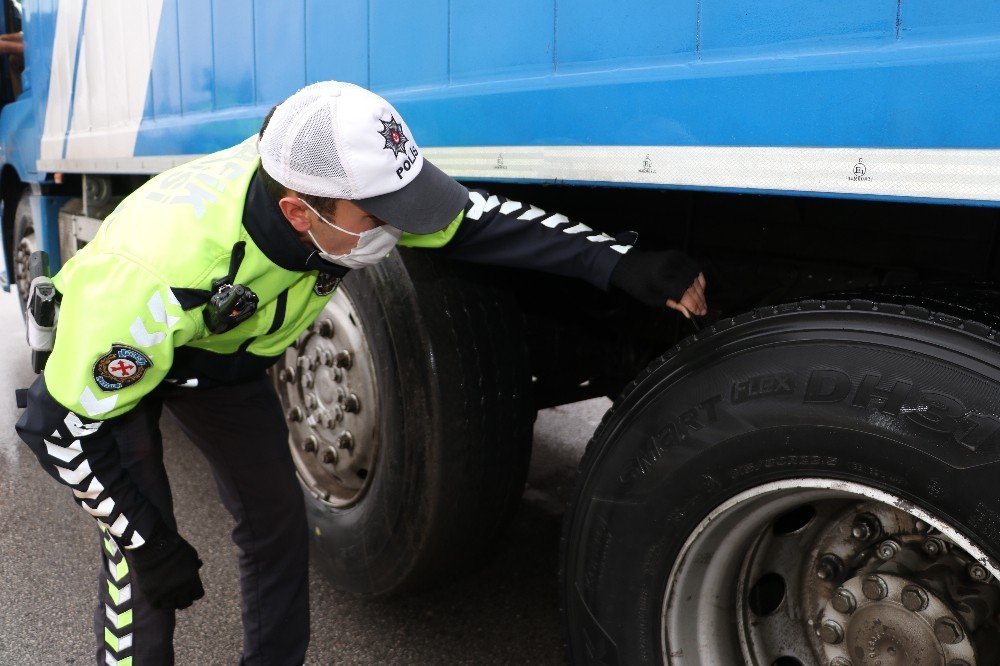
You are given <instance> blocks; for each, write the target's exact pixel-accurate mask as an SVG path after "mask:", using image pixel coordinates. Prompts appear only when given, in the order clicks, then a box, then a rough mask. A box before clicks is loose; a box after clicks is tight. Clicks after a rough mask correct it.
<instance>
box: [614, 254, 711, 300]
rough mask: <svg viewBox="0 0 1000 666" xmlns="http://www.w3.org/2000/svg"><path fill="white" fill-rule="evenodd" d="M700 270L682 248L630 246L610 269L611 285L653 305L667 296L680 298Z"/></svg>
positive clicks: (674, 298) (675, 298)
mask: <svg viewBox="0 0 1000 666" xmlns="http://www.w3.org/2000/svg"><path fill="white" fill-rule="evenodd" d="M699 273H701V268H700V267H699V266H698V264H696V263H695V262H694V260H692V259H691V258H690V257H688V256H687V255H686V254H684V253H682V252H677V251H676V250H664V251H661V252H642V251H639V250H634V249H633V250H631V251H629V252H626V253H625V254H623V255H622V258H621V259H620V260H619V261H618V265H617V266H615V268H614V270H613V271H612V272H611V285H612V286H614V287H617V288H618V289H621V290H622V291H624V292H625V293H626V294H628V295H629V296H632V297H633V298H635V299H636V300H638V301H640V302H642V303H645V304H646V305H648V306H650V307H654V308H661V307H664V306H665V305H666V303H667V299H668V298H670V299H673V300H675V301H677V302H680V300H681V297H682V296H683V295H684V292H685V291H687V289H688V287H690V286H691V284H692V283H693V282H694V279H695V278H696V277H698V274H699Z"/></svg>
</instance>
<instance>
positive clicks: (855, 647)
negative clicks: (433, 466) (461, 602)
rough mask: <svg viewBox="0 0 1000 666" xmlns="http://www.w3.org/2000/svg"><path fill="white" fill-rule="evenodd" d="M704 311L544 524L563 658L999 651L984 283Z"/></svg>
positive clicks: (831, 660) (592, 449) (661, 659)
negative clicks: (549, 536)
mask: <svg viewBox="0 0 1000 666" xmlns="http://www.w3.org/2000/svg"><path fill="white" fill-rule="evenodd" d="M944 296H945V295H943V294H942V295H938V297H937V298H928V297H926V296H922V297H917V296H907V295H905V294H881V295H878V296H876V297H870V298H866V299H854V300H841V301H825V302H820V301H811V302H802V303H798V304H793V305H790V306H786V307H781V308H769V309H766V310H760V311H757V312H754V313H750V314H747V315H745V316H742V317H738V318H736V319H733V320H729V321H724V322H720V323H719V324H717V325H716V326H715V327H713V328H712V329H710V330H707V331H705V332H703V333H701V334H699V335H698V336H697V337H695V338H693V339H690V340H688V341H686V342H684V343H682V344H681V345H679V346H678V347H677V348H676V349H675V350H674V351H673V352H671V353H670V354H668V355H667V356H665V357H664V358H662V359H660V360H659V361H657V362H655V363H654V364H653V365H652V366H651V367H650V368H649V369H647V370H646V371H645V372H644V373H643V374H642V375H640V377H639V378H638V380H637V381H636V382H635V383H634V384H633V385H632V386H631V387H630V388H629V389H628V390H627V391H626V393H625V395H624V396H623V397H622V398H621V399H620V400H619V401H618V402H617V403H616V405H615V406H614V408H613V409H612V410H611V411H610V412H609V414H608V415H607V416H606V418H605V421H604V423H603V424H602V426H601V427H600V429H599V430H598V432H597V434H596V435H595V437H594V440H593V441H592V442H591V444H590V445H589V447H588V451H587V454H586V456H585V458H584V461H583V463H582V465H581V471H580V476H579V485H578V489H577V496H576V499H575V503H574V505H573V507H572V509H571V511H570V512H569V513H568V514H567V516H566V519H565V523H564V535H563V568H562V572H561V586H562V588H561V589H562V594H563V617H564V629H565V636H566V640H567V648H568V653H569V656H570V660H571V661H572V662H573V663H581V664H582V663H602V664H644V663H650V664H655V663H664V664H667V663H669V664H679V665H683V664H698V665H706V666H707V665H710V664H711V665H718V664H741V663H745V664H752V665H754V666H795V665H797V664H801V665H814V664H818V665H822V666H827V665H829V666H851V665H853V666H862V665H875V664H878V665H880V666H888V665H890V664H899V665H902V664H942V665H946V666H971V665H976V664H979V665H982V664H995V663H998V660H1000V586H998V583H997V579H996V576H997V574H998V572H1000V569H998V566H997V562H998V559H997V558H998V556H1000V529H998V528H1000V494H998V493H997V491H996V488H997V486H996V479H997V478H998V472H1000V419H998V416H997V413H998V411H1000V361H998V359H1000V356H998V351H1000V348H998V345H997V343H996V332H995V330H994V325H995V323H996V322H995V320H994V318H993V315H992V312H995V311H996V310H995V309H994V306H995V304H996V303H997V295H996V294H995V293H994V292H991V291H987V290H982V291H978V292H977V291H975V290H968V291H966V292H964V296H965V297H966V298H968V300H969V304H968V305H967V306H959V307H952V306H949V305H946V304H947V303H949V302H952V300H953V298H954V296H955V294H954V293H949V294H947V296H948V298H947V300H945V297H944Z"/></svg>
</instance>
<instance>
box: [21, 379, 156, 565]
mask: <svg viewBox="0 0 1000 666" xmlns="http://www.w3.org/2000/svg"><path fill="white" fill-rule="evenodd" d="M122 418H123V417H119V418H117V419H109V420H107V421H93V420H90V419H86V418H83V417H81V416H78V415H77V414H75V413H74V412H72V411H69V410H68V409H66V408H65V407H63V406H62V405H61V404H60V403H59V402H58V401H57V400H56V399H55V398H53V397H52V396H51V395H50V394H49V391H48V389H47V388H46V386H45V377H44V375H41V376H39V377H38V379H36V380H35V382H34V383H33V384H32V385H31V388H30V389H29V390H28V404H27V407H26V409H25V411H24V413H23V414H21V418H20V419H18V421H17V424H16V426H15V428H16V430H17V434H18V435H19V436H20V437H21V439H23V440H24V442H25V443H26V444H27V445H28V447H29V448H30V449H31V451H32V452H33V453H34V454H35V456H36V457H37V458H38V460H39V462H40V463H41V465H42V468H43V469H44V470H45V471H46V472H48V473H49V474H50V475H51V476H52V477H53V478H54V479H56V480H57V481H59V482H60V483H62V484H64V485H66V486H69V487H70V489H72V491H73V495H74V496H75V498H76V501H77V503H79V505H80V506H81V507H83V509H84V511H86V512H87V513H89V514H90V515H92V516H93V517H94V518H96V519H97V521H98V523H100V524H101V526H102V527H103V529H105V530H106V531H107V532H109V533H110V534H111V536H113V537H114V539H115V541H116V542H117V543H118V545H119V546H121V547H123V548H128V549H132V548H138V547H139V546H142V545H143V544H144V543H145V541H146V537H148V536H149V535H150V534H153V533H154V532H155V531H157V530H158V529H164V527H165V525H164V523H163V519H162V517H161V516H160V512H159V511H158V510H157V509H156V507H155V506H153V505H152V503H151V502H150V501H149V500H148V499H146V498H145V497H144V496H143V495H142V493H141V492H140V491H139V488H138V487H136V485H135V483H133V482H132V480H131V478H130V477H129V475H128V473H127V472H126V471H125V470H124V469H123V468H122V465H121V460H120V458H119V454H118V446H117V444H116V442H115V436H114V431H115V428H116V426H117V425H118V424H119V422H120V420H121V419H122Z"/></svg>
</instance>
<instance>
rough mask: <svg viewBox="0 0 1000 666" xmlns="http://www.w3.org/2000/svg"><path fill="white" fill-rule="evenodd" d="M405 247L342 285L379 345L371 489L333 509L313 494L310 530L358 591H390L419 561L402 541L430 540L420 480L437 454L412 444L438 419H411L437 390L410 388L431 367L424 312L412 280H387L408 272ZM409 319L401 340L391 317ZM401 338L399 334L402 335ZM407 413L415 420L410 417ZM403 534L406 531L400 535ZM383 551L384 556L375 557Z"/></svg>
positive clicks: (336, 571)
mask: <svg viewBox="0 0 1000 666" xmlns="http://www.w3.org/2000/svg"><path fill="white" fill-rule="evenodd" d="M401 267H402V262H401V260H400V258H399V255H398V253H393V254H392V255H390V256H389V257H388V258H386V259H385V260H383V263H382V264H379V265H377V266H374V267H369V268H366V269H364V271H363V272H362V271H353V272H352V273H350V274H348V276H347V277H346V278H345V279H344V281H343V283H342V285H341V286H340V287H339V288H340V289H343V290H345V291H346V292H347V296H348V298H349V299H350V301H351V304H352V305H353V307H354V309H355V312H357V314H358V315H359V316H360V318H361V323H362V326H363V328H364V330H365V335H366V337H367V341H368V344H369V348H370V349H371V350H372V364H373V367H374V370H375V379H376V383H377V386H378V400H379V410H380V415H379V444H378V452H377V455H376V459H375V464H374V466H373V470H372V475H373V476H372V478H371V480H370V482H369V484H368V487H367V489H366V490H365V491H364V494H363V495H362V496H361V497H360V498H359V499H358V500H357V501H356V502H355V503H353V504H352V505H350V506H348V507H345V508H335V507H332V506H330V505H328V504H326V503H324V502H322V501H320V500H318V499H316V498H315V497H313V496H312V495H311V494H309V493H308V492H306V504H307V513H308V517H309V522H310V532H311V534H312V536H313V540H314V543H315V545H316V547H317V550H318V551H319V552H320V553H321V555H323V557H321V562H322V563H323V565H324V566H325V567H326V568H327V569H328V571H329V573H330V575H331V576H332V577H333V578H334V579H335V580H337V581H338V582H339V583H340V584H341V585H346V586H348V588H349V589H350V590H351V591H355V592H360V593H364V594H383V593H387V592H390V591H392V586H393V582H394V581H396V580H398V579H400V578H403V577H405V571H400V570H399V569H398V567H403V568H405V567H407V566H409V565H412V562H411V561H410V558H409V557H408V554H407V553H405V552H399V548H400V547H401V546H402V545H403V544H409V545H410V547H412V548H414V549H419V544H420V542H421V540H422V539H423V538H425V534H426V530H425V529H424V527H425V519H426V517H427V509H428V508H429V507H428V504H427V502H426V501H423V500H422V498H421V495H422V491H423V488H422V483H421V482H420V480H421V479H424V480H426V479H427V478H428V475H431V474H433V473H434V465H433V464H432V460H431V458H430V457H429V456H428V454H429V453H432V452H431V451H429V450H428V449H426V448H424V447H419V446H408V445H407V443H408V442H411V443H412V442H419V441H433V431H434V425H435V424H434V423H433V421H432V420H429V419H417V418H412V415H413V414H419V413H421V412H423V413H428V409H427V408H428V407H429V405H430V404H431V403H432V402H433V396H429V395H426V394H425V393H422V392H407V391H405V390H404V389H403V387H404V386H405V385H406V382H407V380H408V376H409V375H412V374H419V373H421V372H427V368H426V366H425V364H424V363H423V361H424V360H425V359H426V354H423V353H421V351H420V350H419V347H420V345H419V344H418V343H417V341H419V340H420V339H421V331H420V326H419V322H420V318H419V316H418V313H416V312H412V311H409V310H411V309H412V308H411V306H412V304H413V303H414V302H415V301H413V300H412V299H410V298H407V296H408V295H412V294H411V293H409V292H411V289H412V286H413V285H412V283H400V282H399V281H398V280H397V282H396V284H394V285H391V287H392V288H391V289H389V288H388V287H389V285H387V284H386V283H387V280H388V278H389V276H390V275H397V276H398V275H399V274H405V273H404V272H403V271H401V270H400V269H401ZM401 317H408V318H410V319H411V320H412V321H413V322H414V329H413V337H412V338H410V339H408V340H400V339H394V338H393V336H392V331H391V330H390V324H389V323H390V322H392V321H399V320H400V318H401ZM398 337H399V336H398V335H397V338H398ZM407 415H411V418H409V419H407V418H406V417H407ZM401 532H402V533H401ZM373 553H378V554H380V555H379V557H371V554H373Z"/></svg>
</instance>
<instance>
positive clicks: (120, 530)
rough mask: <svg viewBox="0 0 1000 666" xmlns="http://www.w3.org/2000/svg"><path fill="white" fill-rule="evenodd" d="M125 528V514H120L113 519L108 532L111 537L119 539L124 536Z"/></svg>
mask: <svg viewBox="0 0 1000 666" xmlns="http://www.w3.org/2000/svg"><path fill="white" fill-rule="evenodd" d="M127 528H128V519H126V518H125V514H122V515H120V516H118V517H117V518H116V519H115V522H114V523H112V524H111V526H110V527H109V528H108V530H109V531H110V532H111V534H112V535H114V536H116V537H120V536H121V535H122V534H125V530H126V529H127Z"/></svg>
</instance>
